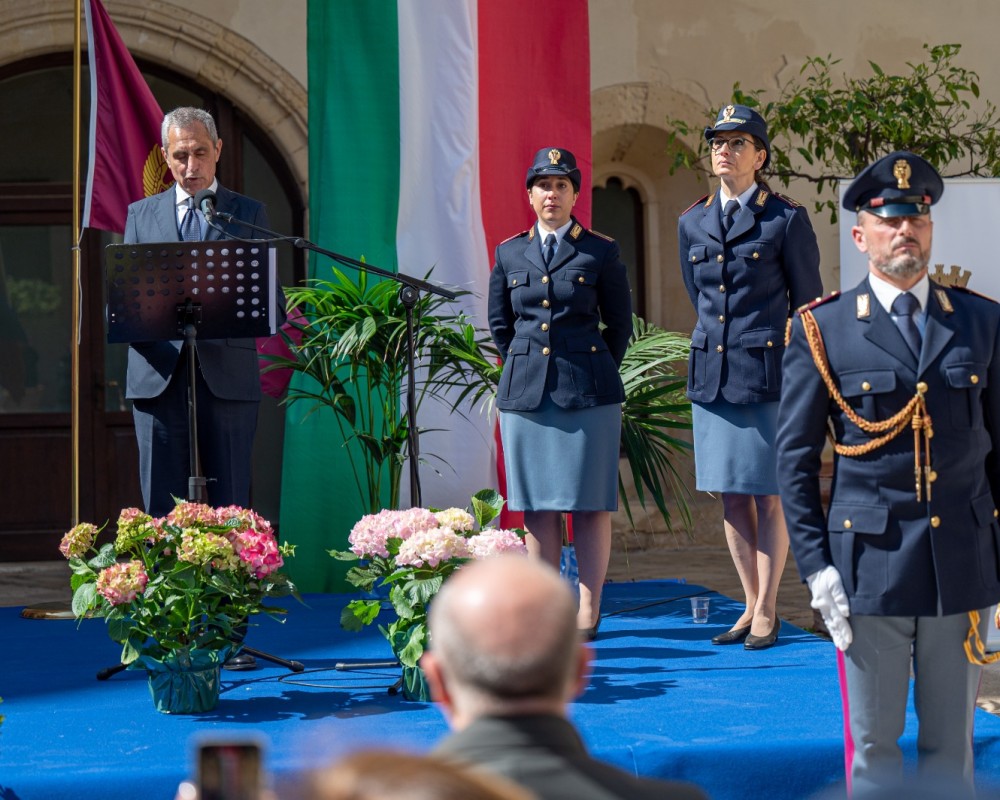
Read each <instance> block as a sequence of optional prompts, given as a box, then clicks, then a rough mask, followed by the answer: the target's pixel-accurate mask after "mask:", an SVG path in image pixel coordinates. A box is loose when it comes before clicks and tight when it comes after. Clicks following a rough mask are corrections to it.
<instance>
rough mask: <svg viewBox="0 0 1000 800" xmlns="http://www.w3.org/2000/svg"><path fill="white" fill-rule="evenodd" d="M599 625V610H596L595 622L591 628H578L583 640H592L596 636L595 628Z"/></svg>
mask: <svg viewBox="0 0 1000 800" xmlns="http://www.w3.org/2000/svg"><path fill="white" fill-rule="evenodd" d="M600 627H601V612H600V611H598V612H597V622H595V623H594V627H592V628H580V636H581V637H582V638H583V640H584V641H585V642H592V641H594V640H595V639H596V638H597V629H598V628H600Z"/></svg>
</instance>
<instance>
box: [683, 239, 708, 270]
mask: <svg viewBox="0 0 1000 800" xmlns="http://www.w3.org/2000/svg"><path fill="white" fill-rule="evenodd" d="M705 261H708V247H707V246H706V245H703V244H693V245H691V247H689V248H688V263H689V264H695V265H697V264H701V263H703V262H705Z"/></svg>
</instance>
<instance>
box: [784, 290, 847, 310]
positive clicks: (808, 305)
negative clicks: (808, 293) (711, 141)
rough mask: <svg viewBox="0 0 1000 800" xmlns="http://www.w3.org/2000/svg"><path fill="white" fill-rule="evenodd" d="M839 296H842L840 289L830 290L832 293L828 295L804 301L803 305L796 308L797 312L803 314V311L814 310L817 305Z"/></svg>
mask: <svg viewBox="0 0 1000 800" xmlns="http://www.w3.org/2000/svg"><path fill="white" fill-rule="evenodd" d="M837 297H840V292H839V291H837V292H830V294H828V295H826V297H817V298H816V299H815V300H812V301H810V302H808V303H803V304H802V305H801V306H799V307H798V308H797V309H795V313H796V314H801V313H802V312H803V311H812V310H813V309H814V308H816V307H817V306H821V305H823V304H824V303H829V302H830V301H831V300H833V299H834V298H837Z"/></svg>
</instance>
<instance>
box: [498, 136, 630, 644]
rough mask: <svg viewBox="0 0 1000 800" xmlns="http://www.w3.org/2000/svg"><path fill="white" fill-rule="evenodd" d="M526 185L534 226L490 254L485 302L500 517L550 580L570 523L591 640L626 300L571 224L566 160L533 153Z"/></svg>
mask: <svg viewBox="0 0 1000 800" xmlns="http://www.w3.org/2000/svg"><path fill="white" fill-rule="evenodd" d="M525 183H526V186H527V189H528V203H529V204H530V205H531V207H532V209H533V210H534V212H535V214H536V216H537V217H538V220H537V222H536V224H534V225H532V226H531V228H530V229H529V230H527V231H524V232H523V233H520V234H518V235H517V236H514V237H512V238H510V239H508V240H507V241H505V242H502V243H501V244H500V245H499V246H498V247H497V250H496V262H495V264H494V266H493V272H492V274H491V276H490V290H489V322H490V331H491V333H492V334H493V340H494V341H495V342H496V345H497V348H498V349H499V351H500V356H501V358H502V359H503V361H504V364H503V373H502V376H501V378H500V386H499V388H498V390H497V408H498V409H499V411H500V433H501V436H502V439H503V446H504V463H505V466H506V470H507V494H508V505H509V507H510V508H511V510H513V511H523V512H524V522H525V527H526V528H527V529H528V531H529V534H528V538H527V545H528V550H529V552H530V553H531V554H532V555H534V556H536V557H540V558H542V559H543V560H545V561H547V562H549V563H550V564H552V565H553V566H554V567H556V568H558V566H559V556H560V552H561V548H562V512H564V511H565V512H572V514H573V539H574V543H575V546H576V552H577V562H578V566H579V572H580V609H579V613H578V615H577V625H578V627H579V628H580V629H581V630H582V631H583V632H584V633H585V635H586V636H587V637H588V638H591V639H592V638H594V637H595V636H596V635H597V626H598V624H599V622H600V602H601V587H602V585H603V583H604V576H605V574H606V572H607V567H608V559H609V557H610V553H611V512H612V511H614V510H616V509H617V507H618V451H619V443H620V438H621V403H622V401H623V400H624V399H625V391H624V388H623V387H622V381H621V378H620V377H619V374H618V365H619V364H621V361H622V358H623V357H624V355H625V348H626V346H627V345H628V340H629V336H630V335H631V332H632V314H631V297H630V295H629V287H628V278H627V275H626V270H625V265H624V264H622V262H621V260H620V258H619V250H618V245H617V244H616V243H615V242H614V241H613V240H611V239H608V238H607V237H606V236H602V235H601V234H599V233H594V232H593V231H589V230H587V229H586V228H584V227H583V226H582V225H581V224H580V223H579V222H577V221H576V219H574V218H573V216H572V212H573V206H574V205H575V204H576V201H577V198H578V197H579V193H580V170H579V169H578V168H577V166H576V158H575V157H574V156H573V154H572V153H571V152H569V151H568V150H565V149H563V148H558V147H545V148H543V149H541V150H539V151H538V153H537V154H536V156H535V159H534V161H533V163H532V164H531V166H530V167H529V168H528V174H527V178H526V181H525ZM599 323H604V326H605V327H604V329H603V330H601V329H599V327H598V324H599Z"/></svg>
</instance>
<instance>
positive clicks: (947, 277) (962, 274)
mask: <svg viewBox="0 0 1000 800" xmlns="http://www.w3.org/2000/svg"><path fill="white" fill-rule="evenodd" d="M929 277H930V279H931V280H932V281H934V282H935V283H940V284H943V285H944V286H968V285H969V278H971V277H972V272H971V270H967V269H962V268H961V267H960V266H959V265H958V264H952V265H951V268H950V269H949V270H948V272H947V273H946V272H945V271H944V264H935V265H934V269H933V270H932V271H931V272H930V273H929Z"/></svg>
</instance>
